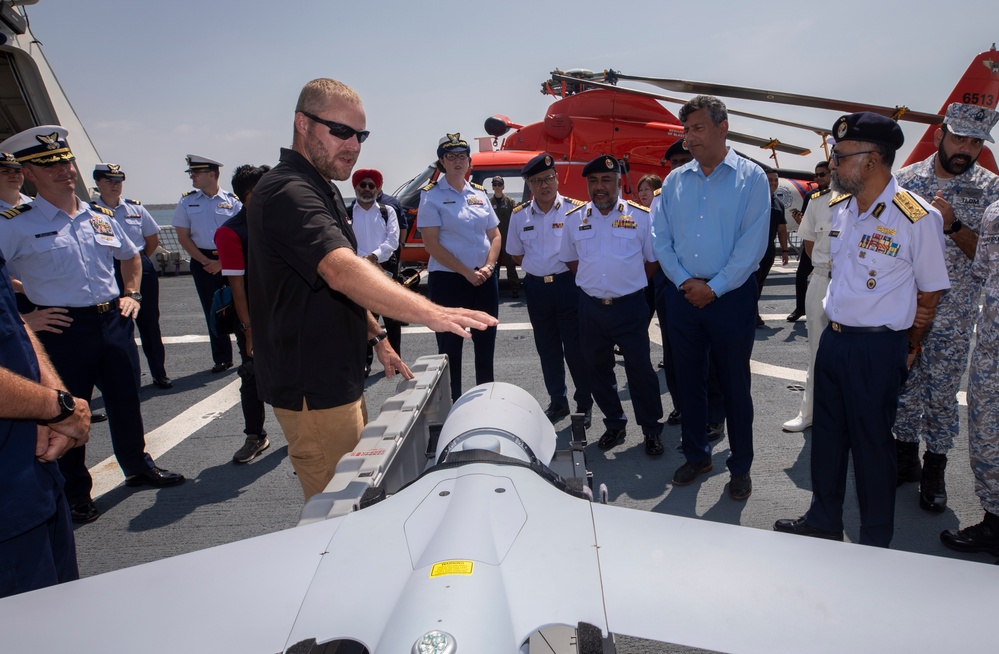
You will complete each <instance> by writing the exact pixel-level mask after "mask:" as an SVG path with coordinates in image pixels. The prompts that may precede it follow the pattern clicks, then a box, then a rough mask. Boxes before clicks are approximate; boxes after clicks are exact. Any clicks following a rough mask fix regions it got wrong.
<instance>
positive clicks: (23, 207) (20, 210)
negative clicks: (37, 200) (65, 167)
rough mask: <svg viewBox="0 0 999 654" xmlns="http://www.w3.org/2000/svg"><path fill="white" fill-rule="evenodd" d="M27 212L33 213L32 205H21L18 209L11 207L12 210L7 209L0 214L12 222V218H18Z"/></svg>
mask: <svg viewBox="0 0 999 654" xmlns="http://www.w3.org/2000/svg"><path fill="white" fill-rule="evenodd" d="M25 211H31V205H30V204H19V205H17V206H16V207H11V208H10V209H7V210H6V211H2V212H0V216H3V217H4V218H6V219H7V220H10V219H11V218H16V217H17V216H19V215H21V214H22V213H24V212H25Z"/></svg>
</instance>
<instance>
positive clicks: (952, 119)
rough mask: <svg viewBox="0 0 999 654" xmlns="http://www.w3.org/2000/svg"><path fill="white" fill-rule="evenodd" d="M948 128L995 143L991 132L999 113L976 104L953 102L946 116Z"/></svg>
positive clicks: (963, 134) (998, 118)
mask: <svg viewBox="0 0 999 654" xmlns="http://www.w3.org/2000/svg"><path fill="white" fill-rule="evenodd" d="M943 122H944V125H946V126H947V130H948V131H950V132H952V133H954V134H957V135H958V136H968V137H971V138H973V139H982V140H983V141H988V142H989V143H995V142H996V140H995V139H994V138H992V135H991V134H989V132H990V131H991V130H992V128H993V127H995V125H996V123H997V122H999V113H996V112H995V111H993V110H991V109H989V108H987V107H980V106H978V105H974V104H961V103H960V102H952V103H951V104H950V106H949V107H947V117H946V118H944V121H943Z"/></svg>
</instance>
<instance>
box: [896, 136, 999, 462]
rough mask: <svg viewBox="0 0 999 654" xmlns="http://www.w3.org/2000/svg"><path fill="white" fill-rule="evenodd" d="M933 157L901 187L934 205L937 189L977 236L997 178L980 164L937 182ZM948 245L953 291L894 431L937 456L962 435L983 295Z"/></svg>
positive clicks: (997, 190)
mask: <svg viewBox="0 0 999 654" xmlns="http://www.w3.org/2000/svg"><path fill="white" fill-rule="evenodd" d="M935 158H936V154H934V155H933V156H931V157H929V158H928V159H926V160H925V161H921V162H919V163H916V164H913V165H911V166H907V167H905V168H903V169H902V170H900V171H898V173H896V175H895V177H896V178H897V179H898V184H899V186H902V187H904V188H905V189H907V190H909V191H912V192H913V193H918V194H919V195H920V196H921V197H922V198H923V199H924V200H926V201H927V202H932V201H933V197H934V196H935V195H936V193H937V190H940V191H943V194H944V199H945V200H947V202H949V203H950V205H951V207H952V208H953V210H954V216H955V217H956V219H957V220H960V221H961V222H962V223H963V224H964V226H965V227H966V228H968V229H971V230H973V231H975V232H978V231H979V228H980V226H981V220H982V212H983V211H984V209H985V207H987V206H989V205H990V204H992V203H993V202H995V201H997V200H999V177H997V176H996V175H995V174H993V173H992V172H990V171H988V170H986V169H985V168H982V167H981V166H979V165H977V164H976V165H974V166H972V167H971V168H969V169H968V170H967V171H965V172H964V173H962V174H961V175H957V176H955V177H952V178H949V179H938V178H937V176H936V173H935V172H934V168H933V164H934V159H935ZM946 243H947V246H946V251H945V258H946V261H947V274H948V276H949V277H950V283H951V287H950V290H949V291H947V292H946V293H944V295H943V296H942V297H941V298H940V303H939V304H938V305H937V313H936V317H935V318H934V319H933V324H932V326H931V327H930V330H929V331H928V332H927V333H926V336H925V337H924V338H923V352H922V354H921V355H920V356H919V357H917V359H916V361H915V363H913V365H912V369H911V370H910V371H909V377H908V380H907V381H906V383H905V386H904V387H903V389H902V392H901V393H900V394H899V397H898V414H897V417H896V418H895V429H894V431H895V436H896V438H898V440H899V441H902V442H906V443H918V442H919V435H920V434H922V435H923V438H924V440H925V441H926V449H927V450H928V451H930V452H933V453H934V454H946V453H947V452H948V451H950V449H951V448H953V447H954V436H956V435H957V433H958V431H959V430H960V421H959V418H958V410H957V397H956V396H957V392H958V390H959V388H960V385H961V377H962V376H963V375H964V369H965V366H967V363H968V349H969V346H970V344H971V337H972V331H971V330H972V327H973V325H974V322H975V317H976V316H977V314H978V298H979V295H980V294H981V281H980V280H977V279H974V278H973V276H972V274H971V265H972V262H971V260H970V259H968V257H967V256H966V255H965V254H964V253H963V252H961V249H960V248H959V247H958V246H957V245H956V244H955V243H954V240H953V239H951V238H950V237H947V238H946Z"/></svg>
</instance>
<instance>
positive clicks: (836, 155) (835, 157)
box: [829, 150, 877, 166]
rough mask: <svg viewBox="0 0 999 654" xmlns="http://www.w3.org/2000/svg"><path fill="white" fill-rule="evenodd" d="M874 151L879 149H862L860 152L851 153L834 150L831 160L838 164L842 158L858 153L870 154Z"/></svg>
mask: <svg viewBox="0 0 999 654" xmlns="http://www.w3.org/2000/svg"><path fill="white" fill-rule="evenodd" d="M872 152H877V150H861V151H860V152H851V153H849V154H840V153H838V152H832V153H830V154H829V160H830V161H832V162H833V163H834V164H836V165H837V166H838V165H839V160H840V159H846V158H847V157H855V156H857V155H858V154H870V153H872Z"/></svg>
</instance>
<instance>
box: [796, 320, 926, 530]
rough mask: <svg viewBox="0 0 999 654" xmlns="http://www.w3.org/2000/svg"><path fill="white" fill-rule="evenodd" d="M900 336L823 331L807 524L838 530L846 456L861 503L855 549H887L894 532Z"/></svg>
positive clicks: (902, 372) (904, 342) (904, 345)
mask: <svg viewBox="0 0 999 654" xmlns="http://www.w3.org/2000/svg"><path fill="white" fill-rule="evenodd" d="M907 353H908V339H907V337H906V333H905V332H904V331H899V332H879V333H874V334H864V333H846V332H836V331H833V329H832V328H831V327H826V329H825V331H823V332H822V338H821V340H820V341H819V351H818V353H817V354H816V356H815V366H814V370H813V374H814V375H815V409H814V412H813V422H812V458H811V463H812V505H811V507H810V508H809V509H808V513H806V514H805V521H806V522H807V523H808V524H809V525H811V526H813V527H816V528H818V529H825V530H827V531H841V530H842V529H843V498H844V497H845V496H846V475H847V456H848V455H850V454H851V453H852V455H853V472H854V476H855V478H856V481H857V499H858V501H859V504H860V543H861V544H862V545H873V546H875V547H888V545H889V544H890V543H891V539H892V535H893V533H894V530H895V487H896V475H897V461H896V454H895V438H894V436H892V431H891V430H892V426H893V425H894V424H895V411H896V408H897V406H898V392H899V389H900V388H901V387H902V384H904V383H905V378H906V375H907V371H906V367H905V360H906V355H907Z"/></svg>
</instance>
